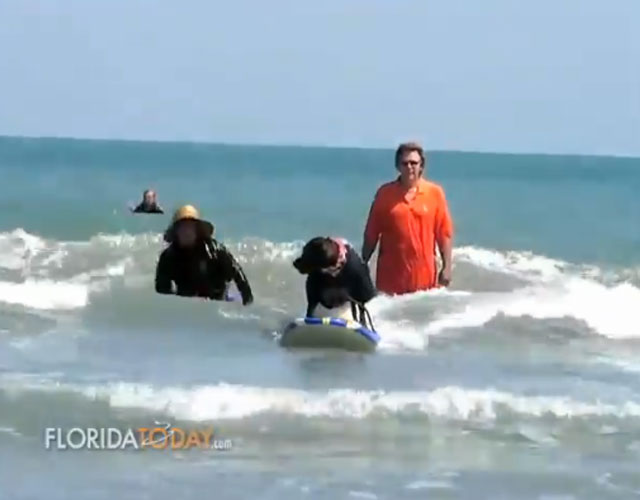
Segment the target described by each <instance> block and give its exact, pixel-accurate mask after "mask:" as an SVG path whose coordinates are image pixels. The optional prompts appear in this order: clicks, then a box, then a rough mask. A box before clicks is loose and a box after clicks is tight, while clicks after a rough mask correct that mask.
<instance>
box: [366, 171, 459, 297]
mask: <svg viewBox="0 0 640 500" xmlns="http://www.w3.org/2000/svg"><path fill="white" fill-rule="evenodd" d="M452 237H453V222H452V220H451V216H450V214H449V208H448V206H447V201H446V198H445V194H444V190H443V189H442V188H441V187H440V186H439V185H437V184H435V183H433V182H429V181H426V180H424V179H420V181H419V183H418V185H417V186H416V189H415V190H414V191H413V192H411V191H410V192H409V193H407V192H406V190H405V189H404V188H403V187H402V185H401V184H400V182H399V181H398V180H396V181H393V182H389V183H387V184H384V185H383V186H382V187H380V189H378V192H377V193H376V196H375V199H374V201H373V204H372V205H371V210H370V212H369V218H368V220H367V225H366V229H365V241H366V242H367V244H368V245H372V246H373V245H374V244H375V243H376V241H378V239H380V249H379V251H378V266H377V267H378V268H377V275H376V286H377V288H378V290H380V291H381V292H383V293H386V294H389V295H396V294H404V293H411V292H415V291H418V290H426V289H429V288H434V287H436V286H437V280H438V278H437V268H436V243H442V242H443V241H444V240H445V239H446V238H452Z"/></svg>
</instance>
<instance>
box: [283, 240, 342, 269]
mask: <svg viewBox="0 0 640 500" xmlns="http://www.w3.org/2000/svg"><path fill="white" fill-rule="evenodd" d="M337 261H338V246H337V245H336V243H335V242H334V241H333V240H332V239H331V238H327V237H323V236H317V237H315V238H313V239H311V240H309V241H308V242H307V244H306V245H305V246H304V248H303V249H302V256H301V257H298V258H297V259H296V260H295V261H294V263H293V266H294V267H295V268H296V269H297V270H298V271H299V272H300V273H301V274H309V273H310V272H312V271H315V270H320V269H324V268H326V267H331V266H333V265H335V263H336V262H337Z"/></svg>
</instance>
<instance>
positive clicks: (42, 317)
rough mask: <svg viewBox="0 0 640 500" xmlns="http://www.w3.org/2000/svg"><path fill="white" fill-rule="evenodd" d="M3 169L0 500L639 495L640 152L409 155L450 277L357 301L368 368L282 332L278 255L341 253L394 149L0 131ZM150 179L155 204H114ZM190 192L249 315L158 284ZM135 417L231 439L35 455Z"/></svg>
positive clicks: (293, 312) (286, 301)
mask: <svg viewBox="0 0 640 500" xmlns="http://www.w3.org/2000/svg"><path fill="white" fill-rule="evenodd" d="M0 175H1V179H2V182H0V463H2V464H3V466H2V467H1V468H0V499H2V500H4V499H5V498H7V499H17V498H20V499H23V498H24V499H27V498H29V499H30V498H46V499H69V498H82V499H111V498H121V499H129V498H131V499H138V498H153V499H154V500H160V499H174V498H175V499H178V498H179V499H183V498H197V499H201V498H222V499H227V498H228V499H234V498H238V499H244V498H260V499H274V500H275V499H299V498H310V499H316V498H317V499H325V498H326V499H331V500H333V499H340V498H345V499H358V498H360V499H404V498H415V499H424V498H473V499H479V498H518V499H529V498H531V499H552V498H553V499H559V498H563V499H569V498H581V499H582V498H593V499H618V498H620V499H627V498H632V497H637V496H640V473H639V472H638V464H639V463H640V159H630V158H609V157H590V156H580V157H578V156H544V155H502V154H474V153H455V152H432V153H428V166H427V176H428V177H429V178H430V179H432V180H434V181H436V182H438V183H440V184H441V185H442V186H443V187H444V189H445V191H446V194H447V198H448V200H449V204H450V209H451V212H452V215H453V218H454V223H455V228H456V236H455V252H454V257H455V258H454V264H455V266H454V276H453V277H454V280H453V284H452V286H451V287H450V289H448V290H438V291H432V292H426V293H424V292H423V293H417V294H414V295H410V296H404V297H400V298H388V297H382V296H381V297H378V298H376V299H375V300H374V301H373V302H372V304H371V308H370V309H371V312H372V314H373V315H374V319H375V322H376V326H377V327H378V329H379V331H380V334H381V337H382V342H381V345H380V347H379V349H378V352H376V353H375V354H373V355H357V354H349V353H336V352H322V351H319V352H305V353H302V352H289V351H286V350H284V349H281V348H280V347H279V346H278V344H277V336H278V332H280V331H281V329H282V327H283V326H284V325H285V324H286V323H287V322H288V321H289V320H290V319H291V318H293V317H296V316H299V315H300V314H301V313H302V312H303V310H304V305H305V301H304V293H303V289H304V288H303V285H304V280H303V277H302V276H300V275H298V274H297V273H296V272H295V270H294V269H293V267H292V265H291V262H292V260H293V258H294V256H295V255H296V254H297V253H298V252H299V250H300V249H301V247H302V244H303V242H304V241H305V240H307V239H309V238H310V237H313V236H316V235H335V236H343V237H346V238H347V239H348V240H350V241H351V242H352V243H353V244H354V245H355V246H356V247H357V248H360V244H361V235H362V231H363V227H364V223H365V219H366V216H367V213H368V210H369V206H370V203H371V201H372V199H373V195H374V193H375V191H376V189H377V187H378V186H379V185H380V184H382V183H383V182H386V181H389V180H391V179H393V178H394V177H395V171H394V167H393V151H389V150H365V149H331V148H298V147H258V146H221V145H204V144H177V143H176V144H173V143H139V142H113V141H85V140H62V139H21V138H0ZM147 187H151V188H154V189H155V190H156V191H157V192H158V196H159V201H160V203H161V205H162V206H163V207H164V208H165V211H166V213H165V214H164V215H160V216H157V215H152V216H146V215H143V216H140V215H136V216H134V215H132V214H131V213H130V212H129V209H128V206H130V205H131V206H132V205H135V204H137V203H138V202H139V200H140V198H141V194H142V191H143V190H144V189H145V188H147ZM184 203H191V204H195V205H196V206H197V207H198V208H200V209H201V212H202V214H203V216H205V217H207V218H209V219H210V220H211V221H212V222H213V223H214V224H215V226H216V232H217V236H218V238H219V239H221V240H222V241H224V242H225V243H226V244H227V245H228V246H229V248H230V249H231V250H232V251H233V252H234V254H235V255H236V256H237V257H238V259H239V260H240V262H241V263H242V264H243V266H244V268H245V271H246V273H247V275H248V277H249V279H250V281H251V284H252V286H253V289H254V294H255V296H256V302H255V304H254V305H253V306H252V307H250V308H243V307H240V306H239V305H237V304H217V303H211V302H204V301H200V300H194V299H181V298H177V297H164V296H158V295H156V294H155V293H154V292H153V276H154V270H155V264H156V259H157V256H158V254H159V252H160V251H161V249H162V248H163V243H162V238H161V233H162V231H163V230H164V229H165V227H166V225H167V223H168V221H169V219H170V216H171V213H172V211H173V210H174V209H175V208H177V207H178V206H179V205H181V204H184ZM373 267H375V266H373ZM373 270H375V269H373ZM154 421H161V422H171V423H173V424H175V425H179V426H181V427H185V428H186V427H197V426H203V425H205V424H206V425H213V426H214V427H215V429H216V435H217V436H218V437H219V438H223V439H230V440H231V441H232V443H233V449H232V450H230V451H225V452H220V451H213V450H212V451H206V452H205V451H197V450H191V451H186V452H168V451H167V452H161V451H149V450H147V451H141V452H136V451H131V450H129V451H103V452H96V451H70V450H65V451H61V450H45V449H44V429H45V428H46V427H58V426H60V427H63V428H65V429H69V428H72V427H94V426H108V427H118V428H127V427H130V426H134V427H144V426H149V425H151V424H152V423H153V422H154Z"/></svg>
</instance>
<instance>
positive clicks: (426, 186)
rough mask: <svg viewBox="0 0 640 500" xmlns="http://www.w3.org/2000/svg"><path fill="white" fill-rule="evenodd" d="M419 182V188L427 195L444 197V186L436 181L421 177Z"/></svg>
mask: <svg viewBox="0 0 640 500" xmlns="http://www.w3.org/2000/svg"><path fill="white" fill-rule="evenodd" d="M420 184H421V186H420V189H421V190H422V191H423V192H425V193H427V195H430V196H435V197H437V198H444V188H443V187H442V186H441V185H440V184H438V183H437V182H433V181H428V180H427V179H421V181H420Z"/></svg>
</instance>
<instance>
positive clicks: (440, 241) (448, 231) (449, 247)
mask: <svg viewBox="0 0 640 500" xmlns="http://www.w3.org/2000/svg"><path fill="white" fill-rule="evenodd" d="M440 196H441V197H440V206H439V207H438V215H437V221H436V243H437V245H438V251H439V252H440V257H441V258H442V269H441V270H440V274H439V275H438V283H439V284H440V285H443V286H449V284H450V283H451V272H452V268H453V221H452V220H451V214H450V213H449V206H448V204H447V200H446V197H445V194H444V190H441V191H440Z"/></svg>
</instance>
